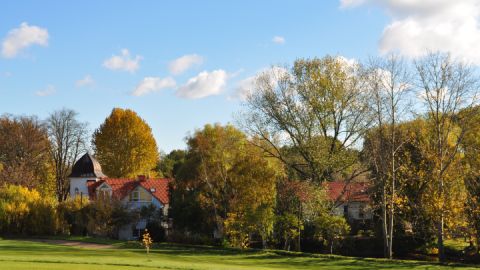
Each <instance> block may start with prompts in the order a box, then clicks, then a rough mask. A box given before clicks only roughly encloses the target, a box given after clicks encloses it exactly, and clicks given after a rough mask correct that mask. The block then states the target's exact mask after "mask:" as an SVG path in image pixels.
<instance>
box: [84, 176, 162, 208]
mask: <svg viewBox="0 0 480 270" xmlns="http://www.w3.org/2000/svg"><path fill="white" fill-rule="evenodd" d="M170 182H171V179H168V178H150V179H145V180H137V179H128V178H103V179H102V180H100V181H97V182H94V181H88V182H87V187H88V195H89V197H90V199H95V194H96V192H95V191H96V189H97V188H98V187H99V186H101V185H102V184H103V183H107V184H108V185H109V186H110V187H111V188H112V196H113V197H114V198H116V199H119V200H121V199H123V198H125V197H126V196H128V195H129V194H130V192H131V191H132V190H134V189H135V188H136V187H137V186H142V187H143V188H144V189H146V190H147V191H148V192H150V194H152V196H153V197H155V198H156V199H157V200H159V201H160V202H161V203H162V204H168V203H169V196H168V189H169V183H170Z"/></svg>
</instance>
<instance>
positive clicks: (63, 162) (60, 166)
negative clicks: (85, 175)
mask: <svg viewBox="0 0 480 270" xmlns="http://www.w3.org/2000/svg"><path fill="white" fill-rule="evenodd" d="M76 117H77V113H76V112H75V111H73V110H70V109H62V110H59V111H55V112H53V113H51V114H50V115H49V117H48V118H47V120H46V125H47V131H48V138H49V140H50V143H51V150H50V154H51V157H52V159H53V161H54V165H55V166H54V167H55V183H56V194H57V199H58V201H63V200H65V199H66V198H67V196H68V192H69V189H70V183H69V181H68V179H67V176H68V174H69V172H70V171H71V169H72V166H73V164H74V163H75V161H76V160H77V158H78V157H79V155H80V154H82V153H83V152H85V151H86V150H87V145H86V143H87V141H88V138H87V124H86V123H82V122H80V121H78V120H77V119H76Z"/></svg>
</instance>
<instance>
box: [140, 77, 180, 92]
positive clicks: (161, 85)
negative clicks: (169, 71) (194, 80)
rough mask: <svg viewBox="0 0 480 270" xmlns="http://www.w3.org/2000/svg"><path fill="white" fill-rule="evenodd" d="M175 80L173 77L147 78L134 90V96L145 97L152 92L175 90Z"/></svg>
mask: <svg viewBox="0 0 480 270" xmlns="http://www.w3.org/2000/svg"><path fill="white" fill-rule="evenodd" d="M175 85H176V83H175V80H174V79H173V78H171V77H167V78H163V79H162V78H159V77H145V78H144V79H143V80H142V81H141V82H140V83H139V84H138V85H137V87H136V88H135V89H134V90H133V92H132V95H134V96H143V95H146V94H148V93H151V92H157V91H160V90H162V89H165V88H174V87H175Z"/></svg>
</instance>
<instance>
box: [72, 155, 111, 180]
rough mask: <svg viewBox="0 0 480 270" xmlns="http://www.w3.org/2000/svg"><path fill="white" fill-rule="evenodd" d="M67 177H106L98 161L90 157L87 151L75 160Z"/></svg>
mask: <svg viewBox="0 0 480 270" xmlns="http://www.w3.org/2000/svg"><path fill="white" fill-rule="evenodd" d="M69 177H96V178H103V177H107V176H106V175H104V174H103V172H102V166H100V163H98V161H97V160H96V159H95V158H94V157H92V156H91V155H90V154H89V153H86V154H85V155H83V156H82V157H81V158H79V159H78V160H77V162H75V164H74V165H73V168H72V173H71V174H70V176H69Z"/></svg>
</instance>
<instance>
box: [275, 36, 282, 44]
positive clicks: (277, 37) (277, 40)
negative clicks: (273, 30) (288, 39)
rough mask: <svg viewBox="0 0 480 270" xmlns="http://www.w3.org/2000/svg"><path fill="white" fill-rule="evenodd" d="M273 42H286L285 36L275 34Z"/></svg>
mask: <svg viewBox="0 0 480 270" xmlns="http://www.w3.org/2000/svg"><path fill="white" fill-rule="evenodd" d="M272 42H273V43H276V44H285V38H284V37H282V36H274V37H273V38H272Z"/></svg>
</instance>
